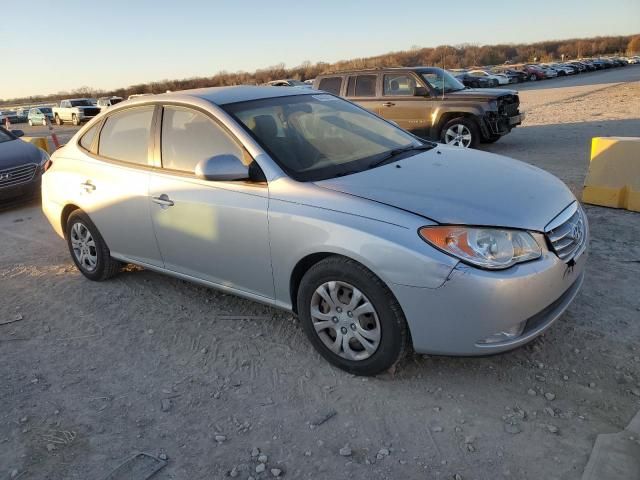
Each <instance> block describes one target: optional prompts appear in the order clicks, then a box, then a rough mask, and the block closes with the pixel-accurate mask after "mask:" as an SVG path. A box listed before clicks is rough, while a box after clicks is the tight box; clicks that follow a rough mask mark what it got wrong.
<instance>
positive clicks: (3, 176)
mask: <svg viewBox="0 0 640 480" xmlns="http://www.w3.org/2000/svg"><path fill="white" fill-rule="evenodd" d="M10 178H11V174H10V173H0V180H9V179H10Z"/></svg>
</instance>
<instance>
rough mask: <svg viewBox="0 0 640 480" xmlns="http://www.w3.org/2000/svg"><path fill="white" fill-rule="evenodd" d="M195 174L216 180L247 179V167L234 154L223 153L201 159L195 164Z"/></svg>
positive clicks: (205, 178) (204, 178)
mask: <svg viewBox="0 0 640 480" xmlns="http://www.w3.org/2000/svg"><path fill="white" fill-rule="evenodd" d="M195 174H196V176H197V177H198V178H202V179H203V180H213V181H218V182H229V181H233V180H247V179H248V178H249V168H248V167H247V166H246V165H245V164H244V163H242V160H240V159H239V158H238V157H236V156H235V155H230V154H225V155H216V156H215V157H211V158H206V159H204V160H201V161H200V162H198V164H197V165H196V170H195Z"/></svg>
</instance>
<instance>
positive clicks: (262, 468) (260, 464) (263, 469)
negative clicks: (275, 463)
mask: <svg viewBox="0 0 640 480" xmlns="http://www.w3.org/2000/svg"><path fill="white" fill-rule="evenodd" d="M266 468H267V467H265V466H264V463H259V464H258V466H257V467H256V473H262V472H264V471H265V469H266Z"/></svg>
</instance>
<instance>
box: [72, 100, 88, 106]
mask: <svg viewBox="0 0 640 480" xmlns="http://www.w3.org/2000/svg"><path fill="white" fill-rule="evenodd" d="M69 103H70V104H71V106H72V107H93V104H92V103H91V102H90V101H89V100H71V101H70V102H69Z"/></svg>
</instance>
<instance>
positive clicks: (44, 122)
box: [42, 118, 47, 127]
mask: <svg viewBox="0 0 640 480" xmlns="http://www.w3.org/2000/svg"><path fill="white" fill-rule="evenodd" d="M42 126H43V127H46V126H47V119H46V118H43V119H42Z"/></svg>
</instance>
